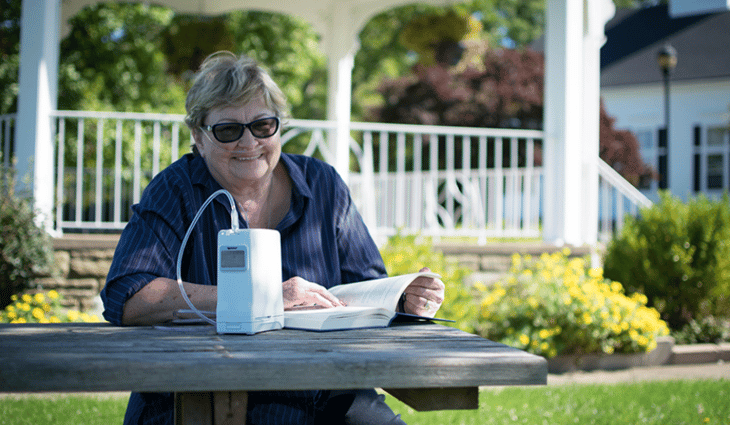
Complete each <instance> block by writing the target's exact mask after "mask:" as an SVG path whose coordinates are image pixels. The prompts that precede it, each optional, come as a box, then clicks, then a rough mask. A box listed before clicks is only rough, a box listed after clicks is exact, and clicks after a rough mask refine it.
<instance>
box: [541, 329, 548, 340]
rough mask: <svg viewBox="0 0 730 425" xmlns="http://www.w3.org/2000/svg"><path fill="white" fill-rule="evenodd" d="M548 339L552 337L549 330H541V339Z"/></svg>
mask: <svg viewBox="0 0 730 425" xmlns="http://www.w3.org/2000/svg"><path fill="white" fill-rule="evenodd" d="M548 337H550V331H549V330H547V329H541V330H540V338H542V339H547V338H548Z"/></svg>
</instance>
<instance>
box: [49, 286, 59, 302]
mask: <svg viewBox="0 0 730 425" xmlns="http://www.w3.org/2000/svg"><path fill="white" fill-rule="evenodd" d="M58 296H59V295H58V292H56V290H55V289H51V290H50V291H48V298H50V299H52V300H55V299H58Z"/></svg>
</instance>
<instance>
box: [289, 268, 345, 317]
mask: <svg viewBox="0 0 730 425" xmlns="http://www.w3.org/2000/svg"><path fill="white" fill-rule="evenodd" d="M282 285H283V287H284V310H304V309H312V308H330V307H339V306H345V305H346V304H345V303H344V302H342V301H340V300H339V299H337V297H335V296H334V295H332V294H330V292H329V291H328V290H327V288H325V287H324V286H322V285H318V284H316V283H312V282H309V281H308V280H306V279H303V278H301V277H299V276H295V277H293V278H291V279H289V280H287V281H286V282H284V283H283V284H282Z"/></svg>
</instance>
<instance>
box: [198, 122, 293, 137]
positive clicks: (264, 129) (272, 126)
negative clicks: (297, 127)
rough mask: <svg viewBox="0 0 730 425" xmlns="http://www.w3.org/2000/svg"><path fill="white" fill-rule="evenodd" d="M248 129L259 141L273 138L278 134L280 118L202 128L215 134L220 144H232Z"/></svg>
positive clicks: (227, 123)
mask: <svg viewBox="0 0 730 425" xmlns="http://www.w3.org/2000/svg"><path fill="white" fill-rule="evenodd" d="M246 127H248V129H249V130H251V134H252V135H253V137H256V138H257V139H265V138H267V137H271V136H273V135H274V134H276V131H277V130H279V118H277V117H268V118H261V119H258V120H255V121H251V122H250V123H248V124H241V123H237V122H226V123H221V124H216V125H206V126H202V127H201V128H202V129H203V130H208V131H210V132H211V133H213V137H215V138H216V140H218V141H219V142H221V143H231V142H235V141H236V140H238V139H240V138H241V136H243V132H244V131H246Z"/></svg>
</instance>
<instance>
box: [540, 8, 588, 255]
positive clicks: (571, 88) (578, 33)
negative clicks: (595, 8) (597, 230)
mask: <svg viewBox="0 0 730 425" xmlns="http://www.w3.org/2000/svg"><path fill="white" fill-rule="evenodd" d="M545 13H546V25H545V100H544V105H545V109H544V111H545V112H544V126H545V140H544V142H543V143H544V150H545V197H544V198H543V199H544V201H543V202H544V204H543V211H544V213H545V220H544V225H543V226H544V228H543V238H544V239H545V240H546V241H547V242H551V243H554V244H556V245H562V244H571V245H582V242H583V238H582V236H581V233H582V226H581V222H582V215H583V214H582V212H583V206H582V204H583V199H582V196H581V192H582V182H581V177H582V166H583V164H582V163H583V158H582V155H581V152H582V149H581V145H580V143H581V138H582V136H583V132H582V123H581V121H582V119H583V113H582V107H583V103H582V99H581V97H582V92H583V85H582V81H583V64H582V59H583V57H582V56H583V55H582V52H583V46H582V39H583V0H547V2H546V6H545Z"/></svg>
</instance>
